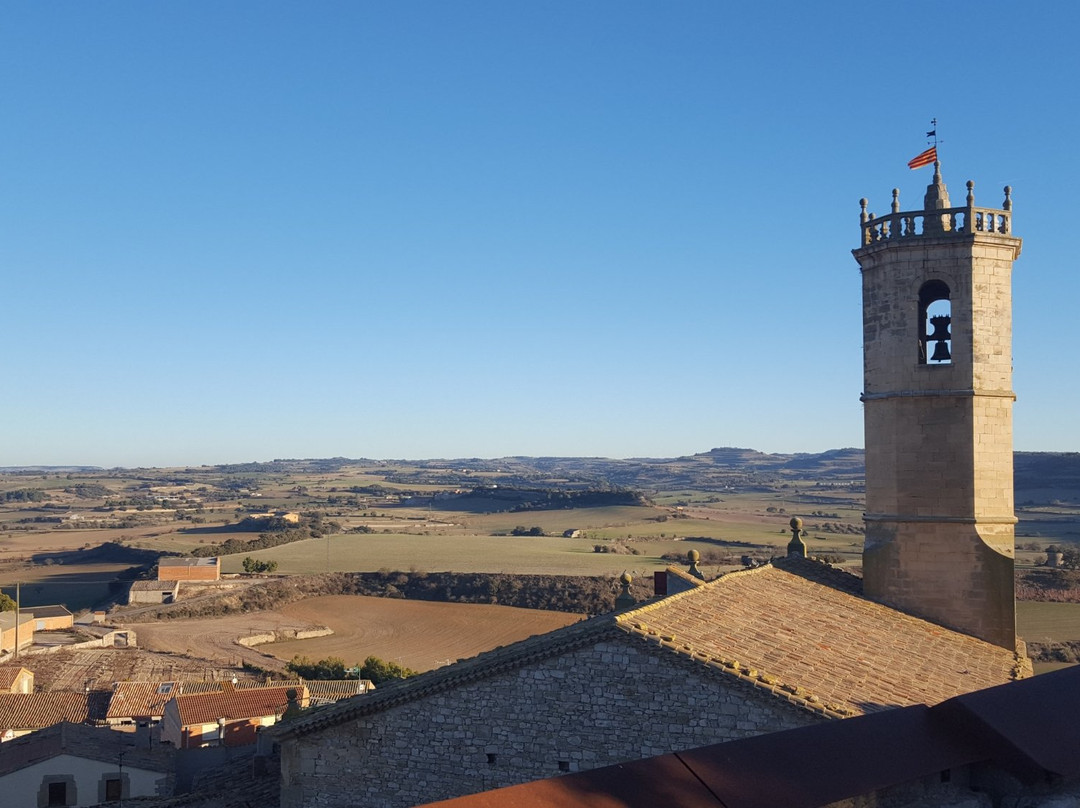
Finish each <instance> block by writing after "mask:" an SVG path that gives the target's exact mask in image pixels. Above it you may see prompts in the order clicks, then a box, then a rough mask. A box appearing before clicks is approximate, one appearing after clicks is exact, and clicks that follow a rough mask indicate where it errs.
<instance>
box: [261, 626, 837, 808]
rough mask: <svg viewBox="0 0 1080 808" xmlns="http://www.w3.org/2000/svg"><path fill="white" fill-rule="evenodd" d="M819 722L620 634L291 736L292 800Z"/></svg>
mask: <svg viewBox="0 0 1080 808" xmlns="http://www.w3.org/2000/svg"><path fill="white" fill-rule="evenodd" d="M818 720H824V719H818V718H815V717H814V716H813V715H812V714H811V713H809V712H807V711H805V710H803V709H801V708H798V707H795V706H793V705H790V704H788V703H787V702H784V701H782V700H780V699H777V698H776V697H775V696H771V695H766V694H761V693H759V692H757V691H755V690H754V689H753V688H752V687H748V686H744V685H743V684H741V683H739V682H737V681H732V682H730V683H727V682H725V681H724V680H723V678H722V677H719V676H714V675H710V674H708V673H707V672H705V671H703V670H701V669H700V667H699V666H698V664H697V663H693V662H691V661H683V660H680V659H679V658H677V657H676V656H675V655H674V654H671V653H669V652H664V651H661V650H659V649H656V650H655V651H653V649H650V648H648V647H646V646H643V645H641V644H640V643H638V642H635V641H633V640H630V639H629V638H627V639H622V638H618V637H615V638H612V639H610V640H606V641H603V642H599V643H597V644H596V645H593V646H589V647H586V648H583V649H579V650H577V651H573V652H568V653H566V654H563V655H562V656H559V657H555V658H551V659H547V660H543V661H540V662H535V663H532V664H530V665H528V666H526V667H524V668H521V669H519V670H515V671H512V672H509V673H504V674H499V675H497V676H494V677H491V678H488V679H484V680H482V681H477V682H473V683H469V684H465V685H462V686H459V687H457V688H454V689H452V690H449V691H446V692H443V693H439V694H435V695H431V696H428V697H426V698H422V699H419V700H416V701H413V702H409V703H406V704H402V705H398V706H395V707H390V708H388V709H386V710H383V711H382V712H379V713H376V714H374V715H370V716H365V717H362V718H360V719H358V720H355V721H352V722H349V723H347V724H344V725H339V726H336V727H331V728H328V729H326V730H323V731H321V732H319V733H312V734H310V735H307V736H304V737H301V738H296V739H289V740H287V741H285V742H284V743H283V744H282V777H283V787H282V798H281V806H282V808H300V806H304V808H313V807H314V806H356V807H357V808H361V807H366V808H398V807H399V806H409V805H415V804H417V803H422V802H429V801H433V800H436V799H441V798H447V797H451V796H457V795H461V794H469V793H473V792H477V791H484V790H488V789H492V788H498V787H501V786H507V785H513V784H516V783H521V782H525V781H528V780H535V779H539V778H542V777H551V776H554V775H557V774H559V773H560V772H561V771H583V770H586V769H592V768H596V767H599V766H606V765H609V764H612V763H617V762H620V761H625V760H631V759H638V758H644V757H649V756H653V755H659V754H663V753H667V752H671V751H674V750H681V749H690V748H694V747H698V746H703V745H706V744H710V743H717V742H720V741H728V740H733V739H736V738H744V737H749V736H752V735H759V734H762V733H766V732H774V731H776V730H781V729H789V728H793V727H797V726H803V725H806V724H809V723H813V722H815V721H818Z"/></svg>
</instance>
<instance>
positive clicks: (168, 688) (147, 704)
mask: <svg viewBox="0 0 1080 808" xmlns="http://www.w3.org/2000/svg"><path fill="white" fill-rule="evenodd" d="M261 685H262V683H261V682H237V683H236V684H235V687H236V688H246V687H260V686H261ZM221 690H222V683H221V682H204V681H201V680H199V681H172V682H114V683H113V689H112V694H111V695H110V697H109V709H108V712H107V713H106V718H108V719H110V720H118V719H123V718H140V717H151V716H158V717H159V716H161V715H162V712H163V711H164V709H165V703H166V702H168V701H169V700H170V699H172V698H173V697H174V696H179V695H181V694H193V693H195V694H197V693H220V692H221Z"/></svg>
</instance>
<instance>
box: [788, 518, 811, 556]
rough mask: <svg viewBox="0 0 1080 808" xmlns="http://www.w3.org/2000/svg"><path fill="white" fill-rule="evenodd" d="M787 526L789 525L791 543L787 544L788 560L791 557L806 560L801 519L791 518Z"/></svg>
mask: <svg viewBox="0 0 1080 808" xmlns="http://www.w3.org/2000/svg"><path fill="white" fill-rule="evenodd" d="M788 524H789V525H791V541H789V542H788V546H787V554H788V558H791V557H792V556H794V557H796V558H806V542H804V541H803V540H802V525H803V522H802V519H800V518H799V517H797V516H793V517H791V521H790V522H788Z"/></svg>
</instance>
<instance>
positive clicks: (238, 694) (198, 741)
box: [161, 682, 309, 749]
mask: <svg viewBox="0 0 1080 808" xmlns="http://www.w3.org/2000/svg"><path fill="white" fill-rule="evenodd" d="M308 698H309V693H308V689H307V688H306V687H305V686H304V685H289V686H287V687H280V686H279V687H252V688H243V689H237V688H236V687H234V686H233V685H232V684H231V683H229V682H224V683H222V684H221V685H220V686H219V688H218V690H217V691H216V692H210V693H188V694H180V695H178V696H174V697H173V698H172V699H171V700H169V701H168V702H167V703H166V704H165V708H164V711H163V714H162V718H161V740H162V741H163V742H167V743H171V744H172V745H173V746H174V747H176V748H177V749H192V748H196V747H203V746H243V745H246V744H253V743H255V740H256V737H255V730H256V729H257V728H258V727H269V726H272V725H273V724H276V723H277V722H278V720H280V718H281V716H282V715H283V714H284V713H285V711H286V710H287V709H289V708H290V705H291V706H292V707H293V709H300V708H302V707H307V706H308Z"/></svg>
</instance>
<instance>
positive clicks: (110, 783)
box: [105, 777, 124, 802]
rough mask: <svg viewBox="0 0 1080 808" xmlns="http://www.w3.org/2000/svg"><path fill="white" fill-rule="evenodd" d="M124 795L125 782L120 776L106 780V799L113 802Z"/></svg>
mask: <svg viewBox="0 0 1080 808" xmlns="http://www.w3.org/2000/svg"><path fill="white" fill-rule="evenodd" d="M123 796H124V784H123V781H122V780H121V779H120V778H119V777H111V778H109V779H108V780H106V781H105V800H106V802H113V801H114V800H119V799H121V798H123Z"/></svg>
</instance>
